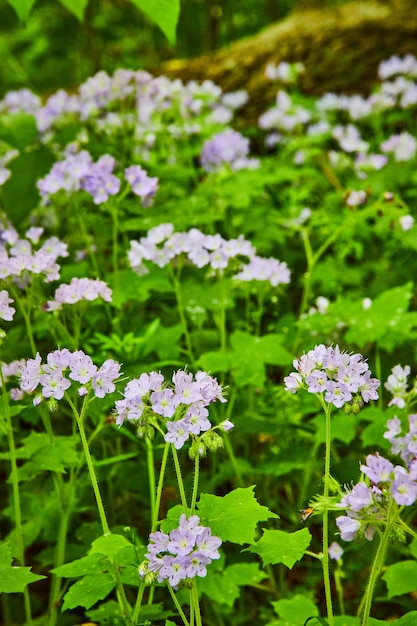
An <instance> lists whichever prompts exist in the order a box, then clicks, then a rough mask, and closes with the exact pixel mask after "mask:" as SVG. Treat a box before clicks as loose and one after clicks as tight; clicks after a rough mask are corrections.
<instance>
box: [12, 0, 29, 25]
mask: <svg viewBox="0 0 417 626" xmlns="http://www.w3.org/2000/svg"><path fill="white" fill-rule="evenodd" d="M7 2H8V3H9V4H10V6H12V7H13V8H14V10H15V11H16V13H17V17H18V18H19V20H20V21H21V22H26V20H27V19H28V17H29V15H30V12H31V10H32V7H33V5H34V4H35V2H36V0H7Z"/></svg>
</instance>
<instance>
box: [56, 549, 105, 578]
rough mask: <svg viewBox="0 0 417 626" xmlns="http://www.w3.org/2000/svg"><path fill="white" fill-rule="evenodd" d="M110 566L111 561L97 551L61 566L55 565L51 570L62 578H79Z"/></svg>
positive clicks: (99, 571) (98, 572) (99, 572)
mask: <svg viewBox="0 0 417 626" xmlns="http://www.w3.org/2000/svg"><path fill="white" fill-rule="evenodd" d="M106 561H107V567H109V566H110V562H109V561H108V560H107V557H106V556H105V555H104V554H100V553H98V552H95V553H93V554H89V555H88V556H84V557H82V558H81V559H76V560H75V561H71V563H64V564H63V565H60V566H59V567H55V568H54V569H53V570H51V572H52V573H53V574H55V575H56V576H62V578H78V576H86V575H87V574H101V573H102V572H103V569H105V568H106Z"/></svg>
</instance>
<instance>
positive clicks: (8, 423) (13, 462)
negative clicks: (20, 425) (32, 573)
mask: <svg viewBox="0 0 417 626" xmlns="http://www.w3.org/2000/svg"><path fill="white" fill-rule="evenodd" d="M0 365H1V359H0ZM0 382H1V387H2V389H3V393H2V398H3V417H4V420H5V427H6V428H5V429H6V431H7V438H8V443H9V451H10V479H11V483H12V493H13V513H14V519H15V536H16V554H15V555H14V556H16V557H17V558H18V560H19V565H20V566H22V567H23V566H24V565H25V547H24V540H23V528H22V508H21V502H20V490H19V475H18V471H17V455H16V446H15V441H14V436H13V424H12V419H11V415H10V406H9V402H8V396H7V393H6V391H5V390H6V387H5V381H4V377H3V373H2V369H1V367H0ZM23 603H24V609H25V617H26V621H25V624H26V625H27V626H32V623H33V622H32V609H31V604H30V595H29V590H28V587H27V585H26V586H25V588H24V591H23Z"/></svg>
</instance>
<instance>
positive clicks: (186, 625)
mask: <svg viewBox="0 0 417 626" xmlns="http://www.w3.org/2000/svg"><path fill="white" fill-rule="evenodd" d="M167 587H168V591H169V593H170V594H171V598H172V600H173V602H174V604H175V606H176V609H177V611H178V613H179V614H180V617H181V619H182V621H183V623H184V626H190V622H189V621H188V619H187V618H186V617H185V614H184V611H183V610H182V608H181V605H180V603H179V602H178V600H177V596H176V595H175V593H174V590H173V588H172V587H171V585H170V584H169V583H167Z"/></svg>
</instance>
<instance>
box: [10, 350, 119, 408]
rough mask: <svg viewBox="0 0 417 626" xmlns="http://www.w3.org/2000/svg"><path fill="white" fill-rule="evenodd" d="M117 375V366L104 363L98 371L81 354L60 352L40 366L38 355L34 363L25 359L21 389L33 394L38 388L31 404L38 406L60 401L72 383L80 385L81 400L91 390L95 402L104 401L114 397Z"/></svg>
mask: <svg viewBox="0 0 417 626" xmlns="http://www.w3.org/2000/svg"><path fill="white" fill-rule="evenodd" d="M120 374H121V372H120V364H119V363H117V362H116V361H114V360H113V359H107V360H106V361H104V363H103V365H102V366H101V367H100V368H98V367H97V366H96V365H95V364H94V363H93V361H92V359H91V357H90V356H88V355H87V354H85V353H84V352H83V351H82V350H76V351H75V352H70V351H69V350H67V349H66V348H63V349H62V350H54V351H53V352H50V353H49V354H48V355H47V357H46V361H45V362H42V357H41V356H40V354H39V353H38V354H37V355H36V357H35V358H34V359H28V360H27V361H26V364H25V366H24V367H23V368H22V372H21V380H20V388H21V390H22V391H25V392H28V393H32V392H34V391H36V389H37V388H38V386H39V385H40V386H41V391H40V394H39V395H37V396H36V397H35V400H34V404H39V402H41V401H42V399H43V398H47V399H49V398H54V399H55V400H62V398H63V397H64V394H65V392H66V391H67V390H68V389H69V388H70V387H71V385H72V384H73V383H79V387H78V394H79V395H80V396H85V395H86V394H87V393H88V391H89V389H92V390H93V392H94V395H95V396H96V397H97V398H104V396H105V395H107V394H108V393H113V391H114V390H115V388H116V387H115V384H114V383H115V381H116V380H117V379H118V378H119V376H120ZM67 376H68V377H67Z"/></svg>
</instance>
